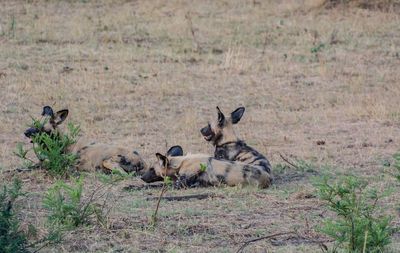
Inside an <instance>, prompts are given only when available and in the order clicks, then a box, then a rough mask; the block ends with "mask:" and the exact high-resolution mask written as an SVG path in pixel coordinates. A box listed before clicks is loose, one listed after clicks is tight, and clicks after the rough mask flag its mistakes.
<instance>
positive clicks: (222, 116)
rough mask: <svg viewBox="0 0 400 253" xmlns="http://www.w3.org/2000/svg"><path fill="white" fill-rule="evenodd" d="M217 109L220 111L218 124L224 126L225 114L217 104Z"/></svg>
mask: <svg viewBox="0 0 400 253" xmlns="http://www.w3.org/2000/svg"><path fill="white" fill-rule="evenodd" d="M217 111H218V125H219V126H223V125H224V124H225V115H224V114H223V113H222V112H221V110H220V109H219V107H218V106H217Z"/></svg>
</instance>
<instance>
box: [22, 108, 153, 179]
mask: <svg viewBox="0 0 400 253" xmlns="http://www.w3.org/2000/svg"><path fill="white" fill-rule="evenodd" d="M42 116H46V117H49V119H48V120H47V121H46V124H45V125H43V126H41V127H40V129H39V128H37V127H34V128H29V129H28V130H26V131H25V132H24V134H25V136H26V137H28V138H30V137H32V136H34V135H36V134H41V133H43V132H44V133H46V134H48V135H50V136H51V137H52V138H61V136H62V131H61V129H60V128H59V126H60V124H61V123H62V122H63V121H64V120H65V119H66V118H67V116H68V110H61V111H58V112H56V113H54V112H53V109H52V108H51V107H50V106H45V107H43V112H42ZM55 130H57V131H55ZM65 152H67V153H71V154H77V155H78V156H79V159H78V163H77V167H78V169H80V170H86V171H90V170H94V169H97V170H103V171H107V170H108V171H109V170H113V169H119V168H122V169H123V170H125V171H126V172H127V173H130V172H133V171H135V172H136V173H138V174H142V171H143V170H144V169H145V167H146V164H145V163H144V161H143V160H142V158H141V157H140V155H139V154H138V153H137V152H136V151H130V150H127V149H126V148H122V147H115V146H110V145H108V144H101V143H96V142H89V141H85V140H83V139H79V140H78V141H77V142H76V143H75V144H73V145H71V146H70V147H68V148H67V150H65Z"/></svg>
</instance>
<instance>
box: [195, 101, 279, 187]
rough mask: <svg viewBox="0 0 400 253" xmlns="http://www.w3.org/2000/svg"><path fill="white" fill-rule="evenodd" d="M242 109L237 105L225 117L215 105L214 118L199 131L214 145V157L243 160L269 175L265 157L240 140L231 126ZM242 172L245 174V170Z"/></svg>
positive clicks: (242, 111)
mask: <svg viewBox="0 0 400 253" xmlns="http://www.w3.org/2000/svg"><path fill="white" fill-rule="evenodd" d="M244 110H245V109H244V107H239V108H237V109H236V110H235V111H233V112H232V113H231V116H230V117H228V118H227V117H225V115H224V114H223V113H222V112H221V110H220V109H219V107H218V106H217V111H218V114H217V118H216V120H214V121H213V122H210V123H208V125H207V126H206V127H204V128H202V129H201V130H200V132H201V134H202V135H203V137H204V139H205V140H206V141H210V142H211V143H212V144H213V145H214V146H215V151H214V156H215V157H216V158H220V159H226V160H230V161H237V162H243V163H246V164H249V165H251V166H255V167H256V168H261V169H262V170H263V171H264V172H266V173H268V174H269V175H270V173H271V165H270V163H269V161H268V160H267V158H265V156H263V155H262V154H260V153H258V152H257V151H256V150H255V149H253V148H251V147H249V146H248V145H247V144H246V143H245V142H244V141H242V140H240V139H239V138H238V137H237V135H236V132H235V129H234V128H233V125H234V124H236V123H238V122H239V121H240V119H241V118H242V116H243V113H244ZM243 174H244V175H243V176H245V171H243ZM271 181H272V177H271Z"/></svg>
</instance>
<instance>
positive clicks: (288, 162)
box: [279, 153, 299, 169]
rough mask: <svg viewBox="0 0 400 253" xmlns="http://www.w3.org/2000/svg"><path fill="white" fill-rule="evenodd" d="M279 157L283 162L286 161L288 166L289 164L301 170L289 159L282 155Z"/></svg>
mask: <svg viewBox="0 0 400 253" xmlns="http://www.w3.org/2000/svg"><path fill="white" fill-rule="evenodd" d="M279 156H280V157H281V158H282V160H284V161H285V162H286V163H287V164H289V165H290V166H292V167H293V168H295V169H299V167H297V166H296V165H295V164H294V163H292V162H290V161H289V160H288V159H287V158H285V157H284V156H283V155H282V154H281V153H279Z"/></svg>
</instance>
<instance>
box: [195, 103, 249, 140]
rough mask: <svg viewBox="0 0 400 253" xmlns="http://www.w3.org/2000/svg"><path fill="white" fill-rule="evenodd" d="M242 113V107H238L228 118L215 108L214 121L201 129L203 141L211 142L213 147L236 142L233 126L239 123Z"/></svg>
mask: <svg viewBox="0 0 400 253" xmlns="http://www.w3.org/2000/svg"><path fill="white" fill-rule="evenodd" d="M243 113H244V107H239V108H237V109H236V110H235V111H233V112H232V113H231V115H230V116H229V117H225V115H224V114H223V113H222V112H221V110H220V109H219V107H218V106H217V117H216V118H215V120H213V121H211V122H209V123H208V125H207V126H205V127H203V128H202V129H201V130H200V132H201V134H202V135H203V137H204V139H205V140H206V141H209V142H211V143H212V144H213V145H214V146H218V145H221V144H224V143H227V142H235V141H238V137H237V135H236V133H235V130H234V129H233V125H234V124H236V123H238V122H239V121H240V119H241V118H242V116H243Z"/></svg>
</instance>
